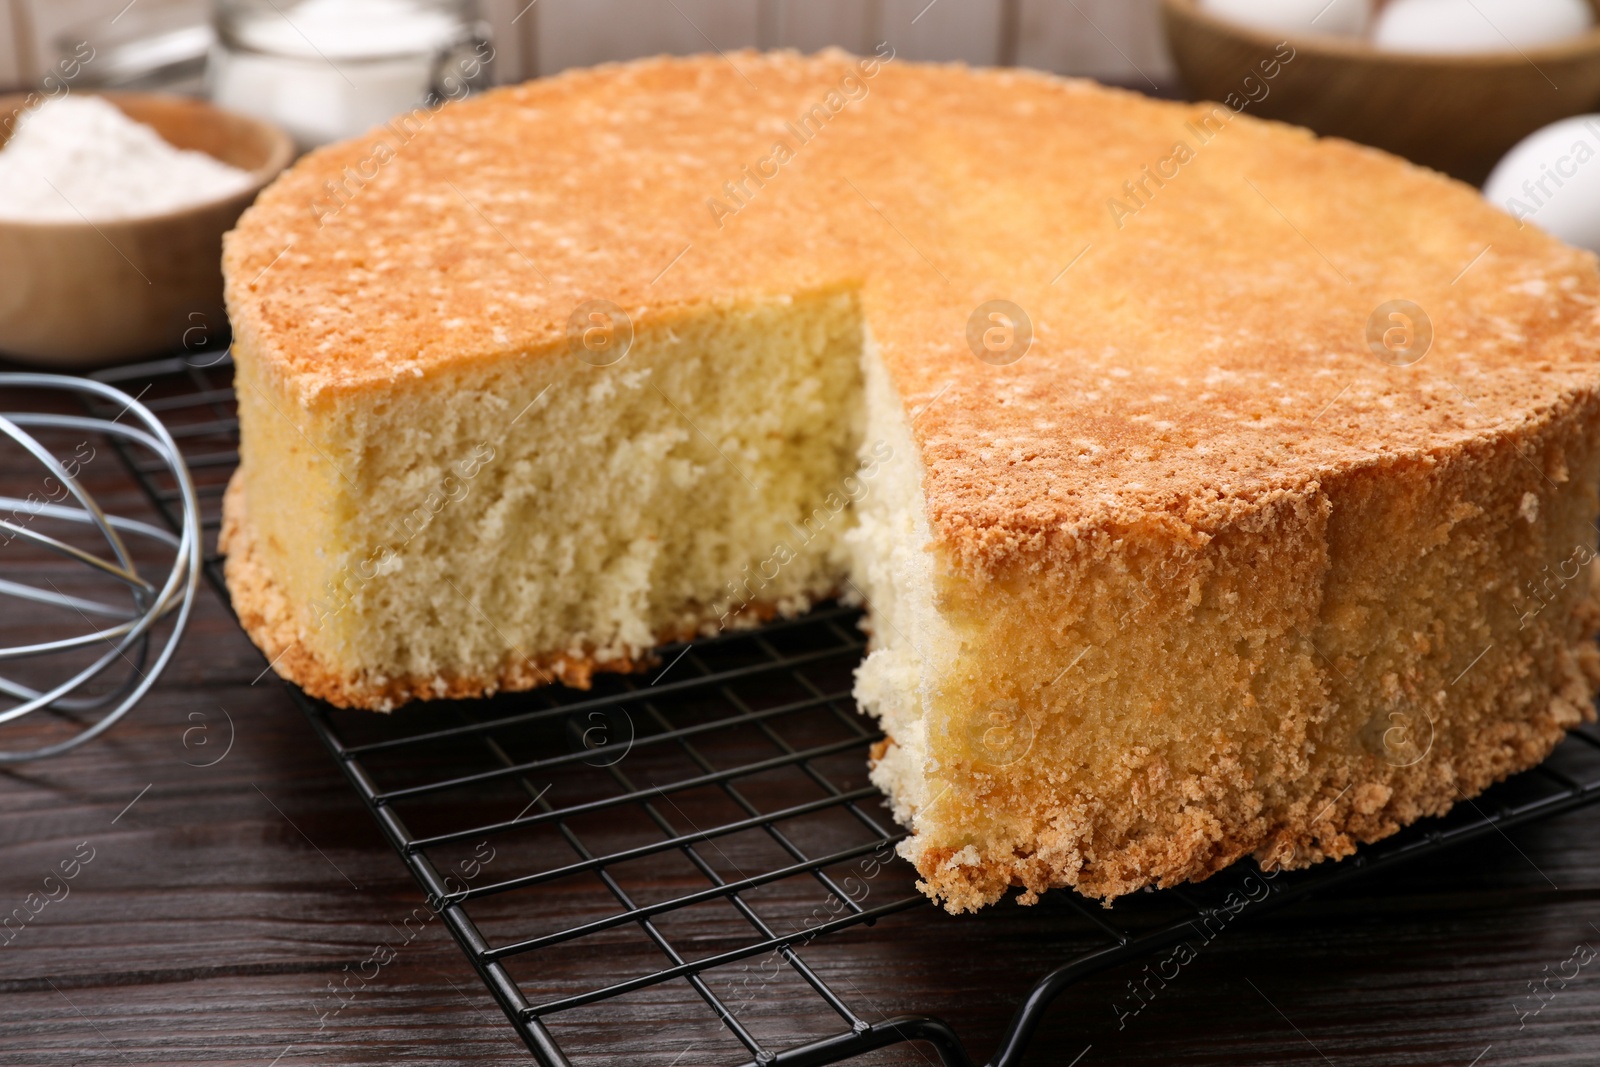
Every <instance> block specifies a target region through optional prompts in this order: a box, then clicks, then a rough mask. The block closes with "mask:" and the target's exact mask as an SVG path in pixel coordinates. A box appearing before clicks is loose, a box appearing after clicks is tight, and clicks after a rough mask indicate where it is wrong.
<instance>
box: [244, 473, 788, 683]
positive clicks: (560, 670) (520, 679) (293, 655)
mask: <svg viewBox="0 0 1600 1067" xmlns="http://www.w3.org/2000/svg"><path fill="white" fill-rule="evenodd" d="M217 549H218V551H219V552H221V553H222V554H223V556H224V559H223V576H224V579H225V581H226V583H227V587H228V594H229V597H230V599H231V601H232V605H233V611H234V614H235V615H236V616H237V617H238V620H239V625H240V626H241V627H242V628H243V629H244V632H245V634H246V636H248V637H249V638H250V640H251V642H252V643H253V644H254V645H255V646H256V648H258V649H260V651H261V653H262V654H263V655H264V656H266V657H267V660H268V662H269V663H270V665H271V668H272V670H273V671H274V672H275V673H277V674H278V675H279V677H281V678H283V679H285V680H286V681H289V682H292V683H294V684H295V685H297V686H299V687H300V688H301V689H302V690H304V691H305V692H306V694H307V695H309V696H313V697H316V698H317V699H319V700H324V701H327V702H328V703H329V704H332V705H333V706H334V707H338V708H359V709H362V710H365V711H379V712H386V713H387V712H391V711H394V710H395V709H396V708H398V707H400V706H401V705H403V704H408V703H410V702H412V701H416V700H462V699H469V698H472V697H485V696H492V695H494V694H495V693H501V692H508V693H511V692H523V691H526V690H529V689H536V688H538V687H539V686H542V685H549V684H552V683H555V682H560V683H561V684H563V685H567V686H570V687H572V688H574V689H588V688H589V687H590V685H591V684H592V683H593V678H594V675H595V674H596V673H602V672H603V673H611V674H631V673H637V672H639V671H643V670H648V669H649V668H650V667H652V666H654V665H655V664H656V662H657V659H656V656H655V654H654V653H655V649H657V648H659V647H661V646H663V645H668V644H672V643H674V642H678V641H687V640H690V639H692V638H693V637H695V636H696V632H695V631H696V630H697V628H698V626H699V625H702V624H704V623H706V622H715V621H717V619H718V616H717V614H716V613H715V612H709V611H708V612H707V613H706V615H705V618H704V619H702V620H700V623H697V624H696V626H695V627H686V628H684V629H683V630H681V631H674V632H671V633H664V634H660V635H658V637H657V641H656V643H655V645H653V646H652V647H651V648H650V649H646V650H644V651H643V652H642V653H641V654H638V655H630V656H622V657H613V658H608V659H604V660H601V659H598V658H596V657H594V656H592V655H581V656H574V655H571V654H569V653H566V652H554V653H552V652H543V653H538V654H535V655H528V654H524V653H520V652H518V655H520V656H521V659H520V661H518V660H510V661H508V662H507V663H506V664H505V665H504V666H503V667H501V668H500V670H499V671H497V672H496V673H494V674H493V675H472V674H467V675H455V676H450V677H444V676H440V675H427V676H416V675H412V676H401V677H386V678H381V679H374V678H371V677H369V676H367V675H365V674H354V675H353V674H351V673H350V672H348V671H342V670H339V669H338V668H337V667H336V666H334V665H333V664H331V663H329V662H328V660H327V659H326V658H325V657H324V656H322V655H320V654H319V653H318V652H317V651H316V650H315V649H313V648H310V647H309V646H308V645H307V644H306V643H305V642H304V641H302V640H301V639H300V636H299V633H298V631H297V628H296V626H295V623H294V617H293V613H292V611H291V610H290V608H289V604H288V601H287V598H286V597H285V596H284V593H283V590H282V588H281V587H280V586H279V585H278V584H277V582H276V581H274V580H273V577H272V573H271V571H270V569H269V568H268V566H267V563H266V560H265V559H264V558H263V557H262V553H261V552H260V551H259V549H258V545H257V541H256V531H255V528H254V526H253V525H252V524H251V522H250V517H249V507H248V505H247V502H246V498H245V488H244V479H243V477H242V476H241V475H240V473H238V472H235V473H234V475H233V477H232V478H231V479H230V480H229V482H228V488H227V491H226V492H225V493H224V494H223V498H222V530H221V532H220V533H219V534H218V535H217ZM779 614H781V609H780V607H779V605H777V604H774V603H771V602H767V601H751V602H750V603H749V604H748V605H746V607H745V609H744V612H743V614H741V616H740V617H739V619H738V620H736V622H735V623H734V626H733V627H732V628H734V629H745V628H750V627H754V626H756V625H758V624H760V623H763V622H766V621H768V620H770V619H772V618H773V617H775V616H777V615H779Z"/></svg>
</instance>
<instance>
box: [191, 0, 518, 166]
mask: <svg viewBox="0 0 1600 1067" xmlns="http://www.w3.org/2000/svg"><path fill="white" fill-rule="evenodd" d="M216 35H217V43H216V45H215V46H214V47H213V48H212V51H211V56H210V61H209V64H208V67H207V72H206V74H207V84H208V87H209V91H210V95H211V99H212V100H213V101H214V102H215V103H217V104H218V105H220V106H222V107H226V108H231V109H233V110H235V111H243V112H246V113H247V114H251V115H255V116H257V117H259V118H263V119H266V120H267V121H269V122H274V123H277V124H278V125H279V126H282V127H283V128H284V129H286V130H288V131H289V133H290V135H291V136H293V137H294V139H295V141H296V142H298V143H299V145H300V147H301V148H311V147H313V146H315V145H319V144H326V143H328V142H330V141H337V140H342V139H344V138H346V137H353V136H355V135H356V134H359V133H362V132H363V131H365V130H369V129H371V128H373V127H374V126H377V125H379V124H381V123H383V122H386V121H388V120H389V119H391V118H393V117H394V116H395V115H397V114H399V113H401V112H403V111H408V110H410V109H412V108H416V107H438V106H440V105H441V104H443V103H445V102H446V101H449V100H454V99H458V98H460V97H462V96H465V95H466V94H468V93H469V92H472V91H474V90H476V89H479V88H482V87H483V86H485V85H487V84H488V83H489V65H490V63H491V62H492V61H493V59H494V48H493V46H492V45H491V44H490V41H489V32H488V27H487V25H486V24H485V23H483V22H481V21H480V20H479V19H478V18H477V7H476V4H475V3H474V2H473V0H217V4H216Z"/></svg>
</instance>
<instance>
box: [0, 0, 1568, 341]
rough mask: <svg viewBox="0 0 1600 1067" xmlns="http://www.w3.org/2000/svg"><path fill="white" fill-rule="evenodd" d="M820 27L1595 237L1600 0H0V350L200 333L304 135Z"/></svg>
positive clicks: (804, 42)
mask: <svg viewBox="0 0 1600 1067" xmlns="http://www.w3.org/2000/svg"><path fill="white" fill-rule="evenodd" d="M830 45H837V46H840V47H843V48H845V49H847V50H849V51H852V52H855V53H859V54H870V53H872V52H874V51H878V50H880V49H889V48H892V49H893V54H894V55H895V56H896V58H897V59H899V60H901V61H918V60H921V61H963V62H966V63H968V64H971V65H974V66H1019V67H1029V68H1034V69H1038V70H1044V71H1050V72H1054V73H1060V74H1069V75H1078V76H1084V77H1090V78H1095V79H1098V80H1100V81H1102V82H1106V83H1108V84H1112V85H1118V86H1122V87H1125V88H1129V89H1133V90H1136V91H1139V92H1143V93H1150V94H1153V95H1158V96H1165V97H1176V98H1181V99H1190V100H1197V101H1199V100H1205V101H1215V102H1217V104H1216V106H1217V107H1218V108H1225V109H1227V110H1229V111H1231V112H1234V113H1241V112H1244V111H1248V112H1249V113H1250V114H1251V115H1252V116H1255V117H1258V118H1264V119H1278V120H1282V121H1286V122H1292V123H1296V124H1299V125H1302V126H1306V127H1309V128H1310V129H1312V130H1314V131H1316V132H1317V133H1320V134H1324V135H1329V136H1338V137H1344V138H1348V139H1350V140H1353V141H1357V142H1361V143H1364V144H1368V145H1373V146H1375V147H1378V148H1382V149H1385V150H1387V151H1389V152H1393V153H1395V154H1396V155H1400V156H1403V157H1405V158H1406V159H1409V160H1411V161H1413V162H1415V163H1419V164H1422V165H1424V166H1428V167H1432V168H1434V169H1436V170H1439V171H1442V172H1444V173H1446V174H1449V175H1452V176H1454V177H1456V178H1459V179H1461V180H1463V181H1466V182H1470V183H1473V184H1478V185H1481V186H1483V187H1484V192H1485V195H1486V196H1487V197H1488V199H1489V200H1490V201H1491V202H1492V203H1494V204H1495V205H1496V206H1498V207H1500V208H1501V209H1503V210H1505V211H1507V212H1508V213H1510V214H1512V215H1513V216H1515V217H1516V218H1517V219H1518V220H1519V221H1522V222H1532V223H1533V224H1535V225H1537V226H1539V227H1541V228H1543V229H1546V230H1547V231H1549V232H1550V233H1552V234H1554V235H1555V236H1557V237H1559V238H1561V239H1563V240H1565V241H1567V242H1569V243H1571V244H1573V245H1577V246H1579V247H1582V248H1587V249H1591V250H1596V251H1600V163H1593V164H1590V163H1589V160H1591V159H1596V158H1600V0H0V353H3V354H4V355H6V356H10V357H13V358H26V359H29V360H34V361H41V362H52V363H56V364H58V365H62V366H75V367H86V366H90V365H103V364H106V363H110V362H115V361H118V360H123V359H131V358H139V357H143V356H148V355H151V354H154V353H157V352H161V351H170V350H172V349H174V348H175V347H179V346H189V345H190V340H189V339H192V338H193V337H194V336H197V334H196V331H195V329H194V327H193V326H192V325H191V316H193V315H195V314H199V315H200V316H201V318H202V319H203V320H204V321H207V322H213V321H215V323H216V325H215V327H214V328H211V329H207V330H204V331H200V333H201V334H203V335H204V337H205V338H207V340H208V343H212V342H215V343H221V342H222V340H223V339H224V338H225V337H226V330H225V329H224V328H223V327H222V321H221V320H222V315H221V311H220V308H221V285H222V282H221V273H220V270H219V269H218V266H217V262H218V254H217V253H218V250H220V247H221V237H222V233H223V232H224V231H225V230H226V229H227V228H228V227H229V226H231V225H232V223H233V221H234V219H236V218H237V217H238V214H239V212H241V211H243V210H244V208H245V207H246V206H247V205H248V204H249V203H250V201H251V200H252V199H253V197H254V195H255V194H256V193H257V192H259V190H260V189H261V188H263V187H264V186H265V185H266V184H267V183H269V182H270V181H271V180H272V179H273V178H274V177H275V176H276V175H277V173H278V172H279V171H281V170H282V169H283V168H284V167H285V166H287V165H288V164H289V162H290V161H291V160H292V159H293V158H294V157H295V155H296V154H297V153H299V152H303V151H306V150H308V149H310V148H313V147H315V146H318V145H322V144H327V143H330V142H334V141H339V140H343V139H345V138H348V137H353V136H356V135H358V134H360V133H362V132H364V131H367V130H370V129H374V128H375V127H377V126H379V125H380V124H383V123H387V122H390V121H408V122H411V123H412V125H417V124H419V123H423V122H426V121H427V114H428V113H432V112H434V111H437V109H439V108H441V107H443V106H446V105H447V104H449V103H452V102H454V101H457V100H460V99H462V98H464V97H466V96H468V95H469V94H471V93H473V92H477V91H480V90H482V89H485V88H488V87H490V86H492V85H495V84H506V83H514V82H521V81H525V80H527V79H530V78H536V77H540V76H543V75H550V74H555V73H558V72H560V71H563V70H567V69H569V68H573V67H585V66H590V65H593V64H597V63H604V62H608V61H622V60H630V59H635V58H638V57H640V56H649V55H657V54H661V53H671V54H680V55H682V54H692V53H706V52H713V51H722V52H727V51H732V50H735V49H744V48H760V49H767V48H794V49H798V50H800V51H803V52H813V51H816V50H818V49H821V48H824V47H827V46H830ZM7 90H11V92H10V93H9V95H8V94H7V93H6V91H7ZM107 91H110V92H109V95H104V96H99V98H98V99H96V97H97V95H98V94H101V93H106V92H107ZM421 109H427V113H424V112H423V111H422V110H421ZM397 116H410V117H409V118H406V119H397V118H396V117H397ZM13 133H15V134H16V135H15V136H13ZM185 152H187V153H189V154H188V155H187V156H185V155H183V154H182V153H185ZM201 157H209V158H201ZM215 163H221V164H224V165H226V167H227V168H231V169H229V170H227V172H226V173H217V172H216V170H215V166H214V164H215ZM219 183H220V184H219ZM130 267H131V268H132V269H131V270H130V269H129V268H130Z"/></svg>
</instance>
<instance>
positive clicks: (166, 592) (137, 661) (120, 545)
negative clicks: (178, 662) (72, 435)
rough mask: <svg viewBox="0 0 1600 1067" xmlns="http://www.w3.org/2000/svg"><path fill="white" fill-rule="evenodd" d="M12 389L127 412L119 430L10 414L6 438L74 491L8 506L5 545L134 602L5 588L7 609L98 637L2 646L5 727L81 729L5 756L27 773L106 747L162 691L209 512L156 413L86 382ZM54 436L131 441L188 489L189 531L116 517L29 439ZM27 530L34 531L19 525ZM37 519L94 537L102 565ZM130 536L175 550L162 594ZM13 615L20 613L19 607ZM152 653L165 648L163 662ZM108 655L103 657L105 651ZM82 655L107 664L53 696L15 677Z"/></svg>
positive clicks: (1, 379) (0, 532) (77, 675)
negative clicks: (160, 680)
mask: <svg viewBox="0 0 1600 1067" xmlns="http://www.w3.org/2000/svg"><path fill="white" fill-rule="evenodd" d="M0 389H6V390H15V389H51V390H58V391H62V392H67V393H72V394H75V395H77V396H78V397H80V398H81V397H89V398H93V399H95V400H99V401H102V402H107V403H110V404H112V405H114V406H116V407H117V408H118V409H120V410H119V413H118V415H117V416H116V417H115V418H110V419H103V418H92V417H86V416H79V415H64V414H53V413H52V414H45V413H40V412H3V413H0V434H4V435H5V436H7V437H9V438H10V439H11V440H13V441H15V442H16V443H17V444H19V445H21V446H22V448H23V449H25V450H26V451H27V452H28V453H29V454H30V455H32V456H33V458H34V459H35V460H37V461H38V463H39V465H40V466H41V467H42V468H43V469H44V471H45V472H47V475H48V477H49V478H53V479H54V480H55V482H56V483H57V485H58V486H59V487H60V488H61V489H62V490H64V492H60V491H59V490H58V491H52V493H51V495H52V496H56V498H57V499H58V500H60V501H61V502H60V503H53V502H49V501H43V500H38V499H33V500H28V499H21V498H17V497H9V496H0V513H4V514H9V515H10V516H11V518H10V519H0V536H3V537H4V538H5V540H7V541H10V540H14V539H21V540H24V541H27V542H29V543H30V544H33V545H37V546H39V547H42V548H45V549H48V550H49V551H51V552H54V553H56V554H58V555H61V556H64V557H66V558H68V559H72V560H76V561H78V562H79V563H82V564H84V565H85V566H87V567H91V568H93V569H94V570H96V571H98V572H100V573H101V574H103V575H106V576H107V577H109V578H111V579H114V580H115V581H117V582H120V583H121V584H122V585H123V586H124V587H125V588H126V591H127V594H128V597H129V602H127V603H105V602H102V601H101V600H95V599H89V598H86V597H79V596H73V595H70V594H67V593H64V592H61V591H60V590H59V589H57V588H55V587H54V583H50V582H48V580H47V582H46V585H47V587H45V588H41V587H39V586H36V585H30V584H26V583H23V582H15V581H9V580H6V579H0V598H10V599H11V600H13V601H17V602H20V603H21V604H35V605H48V606H49V607H51V608H56V609H61V610H62V611H63V612H65V613H66V617H67V618H69V619H70V618H72V617H73V616H74V615H76V617H78V618H80V619H81V620H82V621H83V624H84V626H85V627H86V628H88V632H86V633H83V634H79V635H77V636H75V637H68V638H63V639H60V640H50V641H40V642H37V643H35V644H27V645H11V646H9V647H0V705H4V704H6V703H9V704H10V706H9V707H6V708H5V710H3V711H0V724H4V723H8V722H12V721H14V720H16V719H20V718H21V717H22V716H24V715H27V714H29V713H31V712H35V711H40V710H46V711H52V712H57V713H60V714H61V716H62V717H63V718H64V719H66V720H68V721H71V722H75V723H77V724H79V726H80V727H81V728H80V729H79V731H78V732H77V733H76V734H74V735H73V736H72V737H70V738H68V739H67V740H65V741H61V742H57V743H55V744H47V745H43V746H40V747H38V748H34V749H30V750H25V751H15V750H0V763H20V762H23V761H26V760H35V759H42V758H44V757H46V756H54V755H57V754H59V753H62V752H65V751H67V750H68V749H72V748H76V747H77V746H79V745H81V744H83V743H84V742H85V741H88V740H90V739H91V738H94V737H98V736H99V735H100V734H102V733H104V732H105V731H106V730H108V729H110V728H111V726H112V725H113V724H114V723H116V722H117V720H119V719H121V718H122V717H123V716H124V715H126V714H127V713H128V710H129V709H130V708H132V707H133V706H134V705H135V704H136V703H138V702H139V700H140V699H141V698H142V697H143V696H144V695H145V694H146V693H147V692H149V690H150V687H151V686H152V685H154V684H155V681H156V678H157V677H158V676H159V675H160V674H161V672H162V670H163V669H165V667H166V665H167V662H168V661H169V660H170V659H171V658H172V653H173V652H174V650H175V649H176V648H177V645H178V638H179V637H180V636H181V635H182V633H183V628H184V624H185V623H186V622H187V621H188V618H189V610H190V607H191V606H192V605H193V602H194V595H195V589H196V586H197V584H198V583H199V580H200V508H199V505H198V503H197V501H196V498H195V491H194V483H193V481H192V480H191V479H190V477H189V469H188V467H187V466H185V464H184V462H183V456H182V455H181V454H180V453H179V451H178V446H177V444H176V443H175V442H174V441H173V439H172V435H171V434H169V433H168V432H167V429H166V427H164V426H162V425H161V422H160V420H158V419H157V418H156V417H155V416H154V415H153V414H151V413H150V410H149V409H148V408H146V407H145V406H144V405H143V404H140V403H139V402H138V401H137V400H135V399H134V398H133V397H130V396H128V395H127V394H125V393H123V392H121V391H120V390H117V389H113V388H112V387H110V386H108V385H102V384H101V383H99V382H96V381H91V380H89V379H86V378H71V377H65V376H62V375H55V374H0ZM45 429H54V430H70V431H74V432H83V433H92V434H101V435H107V436H111V437H115V438H120V439H121V440H122V441H125V442H127V443H129V444H131V445H133V446H135V447H137V448H141V449H144V450H147V451H148V452H149V453H151V454H152V455H153V456H155V457H156V458H157V459H158V460H159V461H160V462H161V463H162V465H164V466H165V467H166V468H167V470H168V471H170V472H171V474H172V476H173V478H174V479H175V480H176V482H177V485H178V490H179V496H180V499H181V502H182V507H183V525H182V532H181V533H180V534H179V535H177V536H174V535H173V534H172V533H171V532H170V531H168V530H165V529H161V528H159V527H156V526H152V525H150V524H149V523H146V522H140V521H138V520H135V519H128V518H122V517H120V516H116V515H106V514H105V513H104V512H103V511H101V509H100V506H99V505H98V504H96V503H95V502H94V499H93V498H92V497H90V495H89V494H88V493H87V492H86V491H85V490H84V488H83V486H82V485H80V484H79V482H78V479H77V478H76V477H75V476H74V474H73V472H71V471H69V470H67V467H66V465H64V464H63V463H62V462H61V461H60V460H59V459H57V458H56V456H55V455H54V454H53V453H52V452H51V451H50V450H49V449H48V448H46V447H45V446H44V445H43V444H41V443H40V442H39V441H38V439H37V438H35V437H34V436H33V434H32V433H30V432H29V431H30V430H45ZM46 484H48V482H47V483H46ZM16 519H21V520H22V521H12V520H16ZM36 519H42V520H46V523H45V524H46V525H49V524H50V523H51V522H57V523H72V524H79V525H82V526H87V527H92V528H93V530H94V531H97V532H98V534H99V537H100V539H101V540H103V541H104V543H105V548H106V549H107V550H108V551H105V552H102V554H99V555H97V554H95V553H93V552H89V551H85V550H84V549H82V548H79V547H77V546H75V545H72V544H69V543H67V542H66V541H63V540H61V539H59V538H57V537H54V536H51V535H50V534H49V533H45V532H43V531H40V530H36V529H34V528H33V522H34V520H36ZM125 536H126V537H130V538H141V539H145V540H149V541H152V542H155V543H157V544H159V545H162V546H165V548H167V549H171V550H172V553H173V556H172V564H171V567H170V568H169V569H168V571H167V576H166V580H165V581H164V582H163V583H162V584H161V586H160V587H159V588H158V587H157V586H156V585H155V584H153V583H152V582H151V581H149V580H147V579H146V578H145V577H144V576H143V575H141V574H140V572H139V568H138V567H137V566H136V565H135V563H134V560H133V556H132V554H130V553H129V551H128V549H127V546H126V545H125V544H124V541H123V538H124V537H125ZM0 551H3V550H0ZM0 562H4V560H3V557H0ZM10 610H13V611H14V610H16V609H15V606H14V607H13V608H12V609H10ZM174 612H176V620H175V621H174V623H173V625H172V627H171V628H170V630H169V631H168V632H167V634H166V636H165V638H164V639H161V640H160V641H159V642H158V641H157V640H156V635H155V633H154V631H155V627H156V625H157V624H158V623H160V622H161V620H163V619H164V618H166V617H167V616H169V615H171V614H173V613H174ZM152 644H159V647H158V648H157V649H156V650H155V653H154V658H153V659H152V656H151V652H152V649H151V646H152ZM102 648H103V651H100V650H101V649H102ZM75 650H88V651H87V653H85V654H87V655H94V654H96V653H98V655H97V657H96V658H95V659H94V660H93V662H91V663H89V664H88V665H87V666H85V667H82V668H80V669H77V670H75V671H72V673H71V674H70V676H68V677H66V678H65V679H63V680H62V681H60V682H59V683H57V684H55V685H54V686H53V687H51V688H49V689H42V690H41V689H34V688H32V687H31V686H28V685H25V684H23V683H22V682H20V681H18V680H16V679H15V678H13V677H12V676H11V674H10V669H9V665H10V664H11V663H13V662H16V661H20V660H23V659H29V660H35V659H40V658H44V657H50V656H58V655H61V654H63V653H70V652H72V651H75ZM119 669H120V670H122V671H125V672H126V677H124V678H123V679H122V680H121V681H119V682H117V684H115V685H114V686H112V687H111V688H110V689H109V690H108V691H106V692H102V693H97V694H94V695H81V694H82V691H83V689H84V687H85V686H87V685H88V684H89V683H91V682H92V681H93V680H94V679H96V678H98V677H99V676H100V675H101V674H103V673H104V672H106V671H107V670H119ZM63 670H64V671H66V670H70V668H64V669H63ZM105 708H110V710H109V711H104V712H103V713H102V714H100V715H99V717H98V718H97V719H96V718H95V717H94V714H95V713H97V712H101V711H102V709H105Z"/></svg>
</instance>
